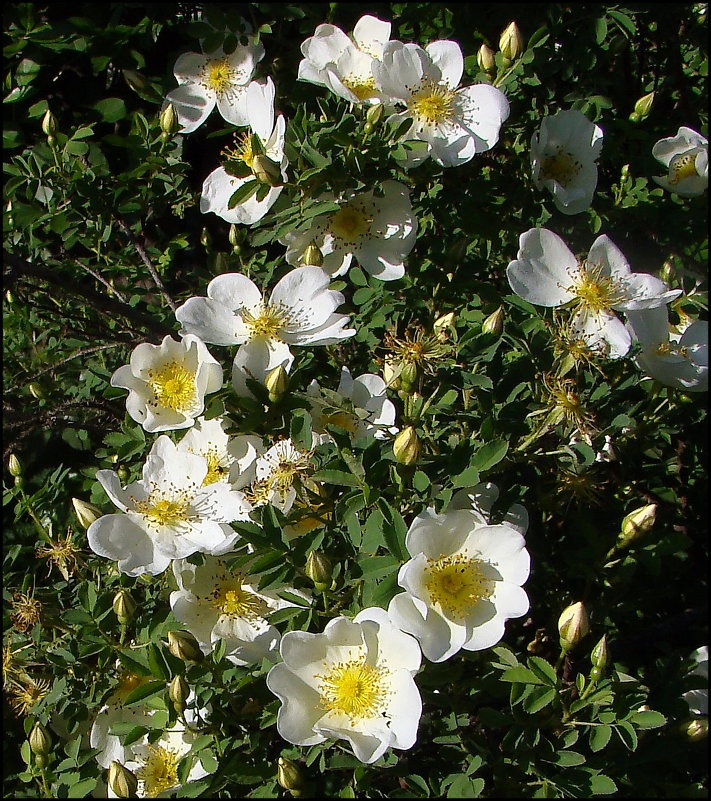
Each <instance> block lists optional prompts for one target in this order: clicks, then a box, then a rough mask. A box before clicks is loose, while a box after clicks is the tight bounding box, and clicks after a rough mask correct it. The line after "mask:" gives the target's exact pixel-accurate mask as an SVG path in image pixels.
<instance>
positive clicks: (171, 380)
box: [148, 361, 195, 412]
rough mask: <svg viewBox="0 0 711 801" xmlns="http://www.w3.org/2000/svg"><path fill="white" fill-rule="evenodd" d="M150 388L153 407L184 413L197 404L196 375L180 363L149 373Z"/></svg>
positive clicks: (172, 363) (173, 363)
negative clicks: (162, 407)
mask: <svg viewBox="0 0 711 801" xmlns="http://www.w3.org/2000/svg"><path fill="white" fill-rule="evenodd" d="M148 386H149V387H150V388H151V390H152V391H153V400H152V401H150V403H151V405H152V406H164V407H165V408H166V409H170V410H171V411H173V412H184V411H186V410H187V409H189V408H190V407H191V406H192V405H193V404H194V403H195V374H194V373H191V372H190V370H188V369H187V368H186V367H185V365H183V364H181V363H180V362H175V361H174V362H168V363H167V364H164V365H163V366H162V367H161V368H160V369H157V370H149V371H148Z"/></svg>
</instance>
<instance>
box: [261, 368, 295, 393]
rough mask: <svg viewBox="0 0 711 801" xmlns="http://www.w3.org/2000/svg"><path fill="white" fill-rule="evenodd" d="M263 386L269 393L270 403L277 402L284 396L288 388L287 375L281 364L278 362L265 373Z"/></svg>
mask: <svg viewBox="0 0 711 801" xmlns="http://www.w3.org/2000/svg"><path fill="white" fill-rule="evenodd" d="M264 386H265V387H266V388H267V392H268V393H269V402H270V403H277V402H278V401H280V400H281V399H282V398H283V397H284V395H285V394H286V391H287V389H288V388H289V376H288V375H287V374H286V370H285V369H284V366H283V365H281V364H279V365H277V366H276V367H275V368H274V369H273V370H270V371H269V372H268V373H267V377H266V379H265V380H264Z"/></svg>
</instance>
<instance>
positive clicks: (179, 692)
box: [168, 673, 190, 714]
mask: <svg viewBox="0 0 711 801" xmlns="http://www.w3.org/2000/svg"><path fill="white" fill-rule="evenodd" d="M189 695H190V686H189V685H188V683H187V681H185V679H184V678H183V677H182V676H181V675H180V673H178V674H176V675H175V676H174V677H173V680H172V681H171V682H170V684H169V685H168V698H170V700H171V702H172V704H173V706H174V707H175V711H176V712H177V713H178V714H180V713H181V712H182V711H183V710H184V709H185V703H186V702H187V700H188V697H189Z"/></svg>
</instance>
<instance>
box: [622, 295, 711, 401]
mask: <svg viewBox="0 0 711 801" xmlns="http://www.w3.org/2000/svg"><path fill="white" fill-rule="evenodd" d="M627 329H628V331H629V332H630V334H631V335H632V337H633V338H634V341H636V342H639V344H640V345H641V348H642V350H641V351H640V352H639V353H638V354H637V355H636V356H635V363H636V365H637V367H639V369H640V370H641V371H642V372H643V373H646V374H647V375H648V376H650V377H651V378H655V379H656V380H657V381H660V382H661V383H662V384H665V385H666V386H668V387H675V388H676V389H681V390H683V391H684V392H706V390H707V389H708V385H709V376H708V372H709V355H708V347H709V324H708V322H707V321H706V320H695V321H694V322H690V323H689V324H688V325H687V326H686V327H684V326H682V327H680V328H674V327H672V326H670V325H669V317H668V313H667V309H666V308H665V307H663V306H661V307H659V308H656V309H645V310H643V311H635V312H627Z"/></svg>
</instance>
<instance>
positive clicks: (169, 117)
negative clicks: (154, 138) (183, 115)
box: [160, 103, 180, 139]
mask: <svg viewBox="0 0 711 801" xmlns="http://www.w3.org/2000/svg"><path fill="white" fill-rule="evenodd" d="M179 128H180V122H179V121H178V115H177V113H176V111H175V106H174V105H173V104H172V103H168V105H167V106H166V107H165V108H164V109H163V111H161V113H160V129H161V131H162V132H163V133H162V134H161V136H162V138H163V139H171V138H172V137H173V136H175V134H177V133H178V129H179Z"/></svg>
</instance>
